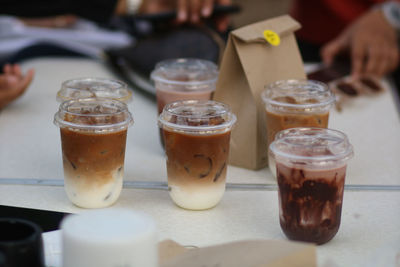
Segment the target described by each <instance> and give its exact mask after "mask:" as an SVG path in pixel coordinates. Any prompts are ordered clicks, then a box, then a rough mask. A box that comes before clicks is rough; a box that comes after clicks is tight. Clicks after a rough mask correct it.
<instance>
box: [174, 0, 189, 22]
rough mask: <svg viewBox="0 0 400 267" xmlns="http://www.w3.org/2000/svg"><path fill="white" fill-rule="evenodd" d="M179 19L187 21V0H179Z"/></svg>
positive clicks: (179, 20)
mask: <svg viewBox="0 0 400 267" xmlns="http://www.w3.org/2000/svg"><path fill="white" fill-rule="evenodd" d="M177 4H178V5H177V18H176V19H177V21H178V22H181V23H182V22H185V21H186V20H187V19H188V2H187V0H178V2H177Z"/></svg>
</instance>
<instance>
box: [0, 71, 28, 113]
mask: <svg viewBox="0 0 400 267" xmlns="http://www.w3.org/2000/svg"><path fill="white" fill-rule="evenodd" d="M3 72H4V73H2V74H0V109H2V108H3V107H5V106H7V105H8V104H9V103H11V102H12V101H13V100H15V99H16V98H18V97H19V96H21V95H22V94H23V93H24V92H25V90H26V88H28V86H29V84H30V83H31V81H32V79H33V75H34V71H33V69H30V70H28V71H27V73H26V74H23V73H22V71H21V68H20V66H19V65H17V64H15V65H11V64H6V65H5V66H4V69H3Z"/></svg>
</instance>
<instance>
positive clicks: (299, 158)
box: [269, 128, 353, 167]
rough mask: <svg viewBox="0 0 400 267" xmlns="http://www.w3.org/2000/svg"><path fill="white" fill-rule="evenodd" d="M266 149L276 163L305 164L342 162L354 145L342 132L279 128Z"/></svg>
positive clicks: (320, 164)
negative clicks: (280, 129) (273, 139)
mask: <svg viewBox="0 0 400 267" xmlns="http://www.w3.org/2000/svg"><path fill="white" fill-rule="evenodd" d="M269 149H270V154H271V156H273V157H274V158H275V160H276V161H277V162H288V163H292V164H298V165H306V166H313V165H314V166H320V167H321V166H324V165H331V164H332V163H345V162H347V161H348V160H349V159H350V158H351V157H352V156H353V147H352V145H351V144H350V143H349V140H348V138H347V136H346V135H345V134H344V133H342V132H340V131H337V130H332V129H323V128H292V129H287V130H283V131H280V132H279V133H278V134H277V135H276V137H275V141H274V142H272V143H271V145H270V147H269Z"/></svg>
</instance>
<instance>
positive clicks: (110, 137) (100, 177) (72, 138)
mask: <svg viewBox="0 0 400 267" xmlns="http://www.w3.org/2000/svg"><path fill="white" fill-rule="evenodd" d="M126 134H127V130H123V131H119V132H111V133H104V134H103V133H90V132H85V131H75V130H70V129H67V128H61V145H62V153H63V164H64V172H65V173H66V174H67V177H68V178H71V179H83V177H85V179H88V180H87V181H86V184H87V185H88V186H91V185H94V184H96V185H102V184H105V183H108V182H110V180H111V179H113V176H112V173H113V172H114V171H115V170H118V171H119V172H121V171H123V166H124V158H125V145H126ZM67 177H66V178H67ZM91 177H96V179H95V180H92V179H91Z"/></svg>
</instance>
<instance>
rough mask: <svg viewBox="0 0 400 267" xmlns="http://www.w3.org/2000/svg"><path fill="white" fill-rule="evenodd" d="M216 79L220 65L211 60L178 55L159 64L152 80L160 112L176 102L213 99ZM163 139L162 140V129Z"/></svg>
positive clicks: (152, 75) (152, 74)
mask: <svg viewBox="0 0 400 267" xmlns="http://www.w3.org/2000/svg"><path fill="white" fill-rule="evenodd" d="M217 78H218V68H217V65H215V64H214V63H213V62H211V61H208V60H203V59H197V58H178V59H167V60H164V61H161V62H159V63H157V64H156V66H155V69H154V71H153V72H152V73H151V79H152V80H153V81H154V84H155V88H156V99H157V109H158V114H160V113H161V112H162V110H163V108H164V106H165V105H166V104H168V103H172V102H174V101H178V100H210V99H211V97H212V94H213V92H214V91H215V86H216V83H217ZM160 138H161V139H160V140H161V143H162V142H163V139H162V136H161V130H160Z"/></svg>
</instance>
